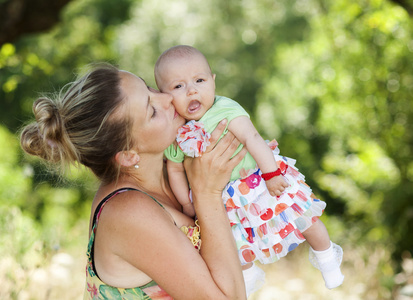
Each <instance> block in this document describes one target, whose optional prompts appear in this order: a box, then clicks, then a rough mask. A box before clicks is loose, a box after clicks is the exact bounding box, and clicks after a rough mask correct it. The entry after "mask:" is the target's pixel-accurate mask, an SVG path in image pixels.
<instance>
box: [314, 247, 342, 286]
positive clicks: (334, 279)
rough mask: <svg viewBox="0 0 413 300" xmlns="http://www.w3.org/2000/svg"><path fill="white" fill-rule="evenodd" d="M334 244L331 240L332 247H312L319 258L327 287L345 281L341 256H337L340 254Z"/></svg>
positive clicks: (319, 265)
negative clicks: (341, 267)
mask: <svg viewBox="0 0 413 300" xmlns="http://www.w3.org/2000/svg"><path fill="white" fill-rule="evenodd" d="M334 246H335V245H334V244H333V243H332V242H331V241H330V247H329V248H328V249H326V250H323V251H316V250H314V249H312V248H311V251H312V252H313V253H314V255H315V257H316V259H317V262H318V267H319V269H320V271H321V274H322V275H323V278H324V282H325V284H326V287H327V288H329V289H333V288H336V287H338V286H340V285H341V284H342V283H343V281H344V275H343V274H342V273H341V270H340V261H341V257H337V256H338V255H339V254H338V253H337V251H336V249H335V247H334ZM336 247H339V246H336ZM340 249H341V248H340Z"/></svg>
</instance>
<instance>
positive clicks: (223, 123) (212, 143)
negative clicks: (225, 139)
mask: <svg viewBox="0 0 413 300" xmlns="http://www.w3.org/2000/svg"><path fill="white" fill-rule="evenodd" d="M227 123H228V121H227V120H226V119H224V120H222V121H221V122H219V123H218V125H217V127H216V128H215V129H214V131H213V132H212V133H211V138H210V139H209V142H210V145H209V146H208V147H207V149H206V151H205V152H209V151H211V150H212V149H214V148H215V145H216V143H217V141H218V140H219V138H220V137H221V135H222V133H223V132H224V130H225V128H226V126H227Z"/></svg>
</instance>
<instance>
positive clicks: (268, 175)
mask: <svg viewBox="0 0 413 300" xmlns="http://www.w3.org/2000/svg"><path fill="white" fill-rule="evenodd" d="M287 168H288V166H286V168H285V170H284V171H283V172H281V169H280V168H278V169H277V170H275V171H274V172H269V173H263V174H261V177H262V179H264V180H265V181H267V180H270V179H271V178H273V177H275V176H280V175H285V172H286V171H287Z"/></svg>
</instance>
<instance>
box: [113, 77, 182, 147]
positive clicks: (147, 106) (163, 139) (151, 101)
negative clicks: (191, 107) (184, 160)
mask: <svg viewBox="0 0 413 300" xmlns="http://www.w3.org/2000/svg"><path fill="white" fill-rule="evenodd" d="M120 77H121V89H122V91H123V93H124V95H125V98H126V99H125V101H127V105H126V113H129V114H130V117H131V119H132V120H133V125H132V126H133V128H132V136H133V141H134V144H135V145H136V148H137V151H138V153H140V154H142V153H161V152H163V151H164V150H165V149H166V148H167V147H168V146H169V145H170V144H171V143H173V141H174V140H175V138H176V134H177V132H178V128H179V127H180V126H182V125H183V124H184V122H185V120H184V119H183V118H182V117H181V116H180V115H179V114H178V113H177V112H176V110H175V107H174V106H173V105H172V99H173V98H172V96H171V95H169V94H165V93H160V92H158V91H157V90H155V89H152V88H149V87H148V86H147V85H146V83H145V82H144V81H143V80H142V79H141V78H139V77H137V76H136V75H133V74H132V73H129V72H126V71H120Z"/></svg>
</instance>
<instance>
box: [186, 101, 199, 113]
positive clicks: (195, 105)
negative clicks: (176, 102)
mask: <svg viewBox="0 0 413 300" xmlns="http://www.w3.org/2000/svg"><path fill="white" fill-rule="evenodd" d="M200 108H201V102H199V101H198V100H192V101H191V102H190V103H189V105H188V113H190V114H193V113H194V112H197V111H198V110H199V109H200Z"/></svg>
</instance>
